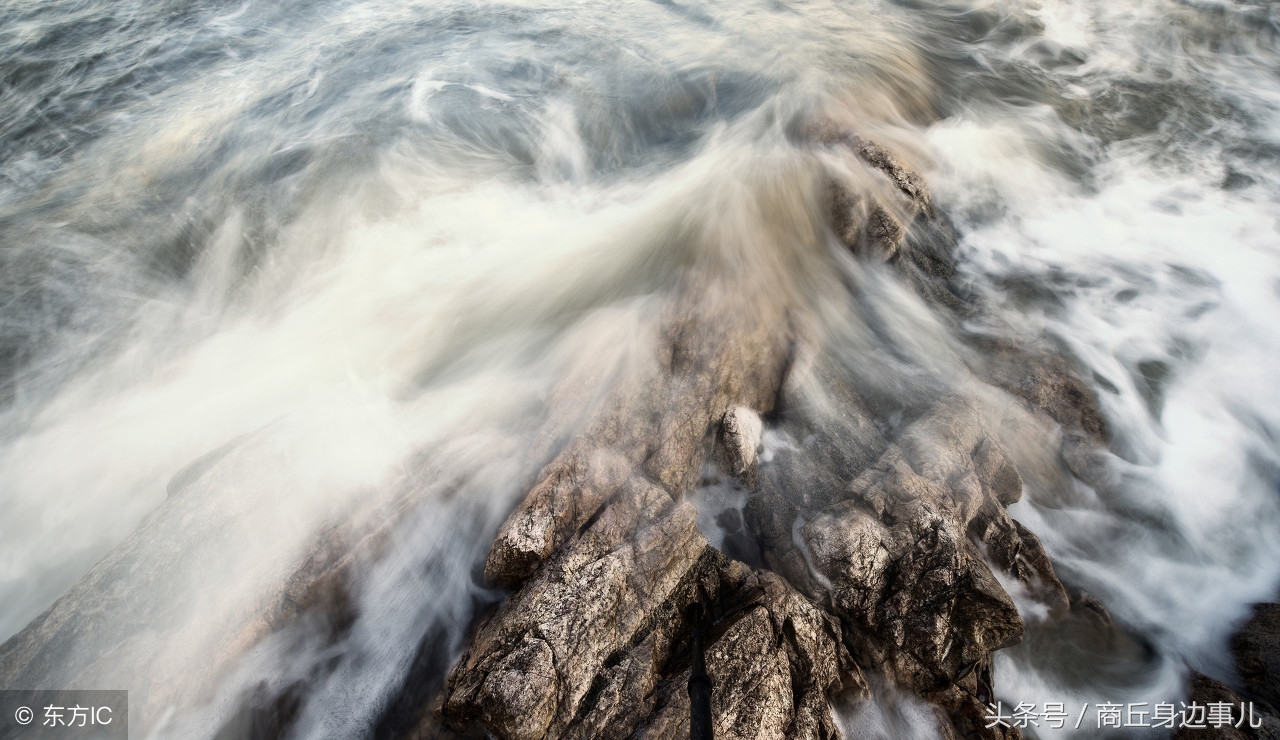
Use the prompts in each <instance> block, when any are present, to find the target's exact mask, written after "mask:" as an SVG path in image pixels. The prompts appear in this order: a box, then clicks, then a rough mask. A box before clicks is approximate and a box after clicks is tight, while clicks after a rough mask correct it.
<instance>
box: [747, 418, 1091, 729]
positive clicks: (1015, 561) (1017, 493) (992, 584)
mask: <svg viewBox="0 0 1280 740" xmlns="http://www.w3.org/2000/svg"><path fill="white" fill-rule="evenodd" d="M1021 490H1022V487H1021V479H1020V477H1019V476H1018V473H1017V469H1016V467H1015V466H1014V465H1013V462H1012V460H1011V459H1010V457H1009V455H1008V452H1007V451H1006V450H1005V449H1004V447H1003V445H1001V444H1000V442H999V441H998V440H996V439H995V438H994V437H993V436H992V435H991V434H990V433H989V432H988V431H987V430H986V428H985V426H984V425H983V424H982V422H981V419H980V417H979V415H978V413H977V412H976V410H975V409H974V408H972V407H969V406H967V405H964V404H961V405H955V404H943V405H940V406H939V407H938V408H937V409H935V411H934V412H933V413H932V414H930V415H929V416H926V417H924V418H922V419H920V420H918V421H917V422H915V423H914V424H912V425H910V426H909V427H907V428H906V429H905V430H904V431H903V432H902V433H901V434H900V435H899V436H898V437H897V438H896V439H895V440H894V441H893V443H892V444H891V445H890V446H889V447H888V448H887V449H886V450H885V451H884V453H883V454H882V455H881V456H880V458H879V460H877V461H876V462H875V463H874V464H873V465H871V466H870V467H868V468H867V469H866V470H864V471H863V472H862V473H861V474H860V475H859V476H858V477H857V478H856V479H855V480H854V481H853V482H852V484H851V485H849V486H848V489H847V490H846V492H845V496H846V498H845V500H843V501H840V502H837V503H834V504H831V505H829V506H827V507H826V508H823V509H821V510H819V511H811V510H808V509H807V508H806V507H805V505H804V503H803V501H801V500H797V499H796V498H791V497H788V496H786V495H785V493H780V492H776V491H774V492H766V493H764V494H762V495H761V496H758V497H757V498H756V499H755V500H753V501H752V502H751V503H750V504H749V506H748V515H749V519H750V520H751V521H752V523H753V524H754V526H755V528H756V531H758V532H759V533H760V535H761V537H762V539H764V540H765V541H764V542H763V543H762V551H763V553H764V557H765V561H766V563H768V564H769V565H770V567H772V568H774V569H775V570H777V571H778V572H780V573H782V574H784V575H785V576H786V577H787V578H788V579H789V580H791V582H792V583H794V584H795V585H796V586H797V587H799V588H801V590H803V591H804V592H805V593H806V594H808V595H809V596H810V598H813V599H815V600H817V601H818V602H819V603H822V604H824V605H826V606H827V608H828V609H830V610H831V611H832V613H833V614H836V615H838V616H839V617H840V618H841V620H842V621H843V623H844V625H845V627H846V629H845V636H846V642H847V644H849V646H850V648H851V650H852V651H853V653H854V655H855V656H857V657H858V659H859V662H860V663H861V664H863V665H875V666H878V668H879V670H880V671H881V672H882V673H884V674H885V675H886V676H887V677H888V678H889V679H890V680H891V681H892V682H893V684H894V685H895V686H897V687H898V688H900V689H904V690H908V691H912V692H915V693H917V694H919V695H922V696H925V697H926V698H929V699H930V700H932V701H934V702H935V703H939V704H940V705H941V706H944V707H945V708H946V709H947V710H948V711H950V712H951V714H952V716H953V718H954V719H955V721H957V726H961V725H963V726H964V727H966V728H968V729H966V730H965V732H967V733H971V732H977V731H978V730H982V729H984V728H983V727H982V725H981V724H977V725H976V727H975V726H974V724H975V720H974V717H975V713H976V712H979V711H981V709H982V707H981V704H980V703H978V704H976V705H974V704H973V700H972V696H973V695H975V694H977V693H978V688H979V687H978V686H977V685H975V686H974V687H971V688H968V689H960V688H958V684H960V683H961V682H963V681H966V680H968V681H979V680H985V681H986V683H987V684H988V685H989V683H990V679H989V659H990V655H991V653H992V652H994V651H995V650H998V649H1000V648H1001V647H1004V646H1006V645H1009V644H1012V643H1014V642H1017V641H1018V640H1019V639H1020V638H1021V635H1022V622H1021V619H1020V617H1019V615H1018V611H1017V608H1016V607H1015V606H1014V604H1013V602H1012V600H1011V599H1010V597H1009V596H1008V595H1007V594H1006V593H1005V591H1004V589H1003V588H1002V587H1001V585H1000V583H999V581H998V580H997V579H996V578H995V576H994V575H993V573H992V566H994V567H996V568H998V569H1000V570H1001V571H1003V572H1005V573H1006V574H1007V575H1008V576H1009V577H1011V578H1013V579H1015V580H1016V581H1018V582H1019V583H1021V584H1022V585H1023V586H1025V587H1026V588H1027V590H1028V591H1029V592H1031V593H1033V594H1035V597H1036V598H1038V599H1039V600H1041V601H1043V602H1044V603H1046V604H1047V605H1048V606H1049V608H1050V610H1051V611H1053V612H1063V611H1065V610H1066V608H1067V603H1068V602H1067V596H1066V593H1065V590H1064V589H1063V587H1062V586H1061V584H1060V583H1059V582H1058V580H1057V577H1056V575H1055V574H1054V571H1053V568H1052V565H1051V564H1050V563H1049V560H1048V558H1047V556H1046V555H1045V553H1044V550H1043V548H1042V547H1041V545H1040V543H1039V541H1038V540H1037V539H1036V538H1035V536H1034V535H1032V534H1031V533H1030V532H1029V531H1027V530H1026V529H1025V528H1023V527H1021V525H1019V524H1017V523H1016V522H1014V521H1013V520H1012V519H1010V518H1009V516H1008V515H1007V513H1006V512H1005V507H1006V506H1008V505H1009V504H1011V503H1013V502H1015V501H1017V500H1018V499H1019V498H1020V497H1021ZM800 517H804V518H806V519H807V520H808V521H807V523H804V524H803V526H801V527H800V529H799V535H798V536H799V540H800V541H801V542H802V543H803V548H802V549H797V548H796V547H795V546H793V538H792V536H791V533H792V531H793V528H794V526H795V524H793V522H796V520H797V519H798V518H800ZM984 665H985V666H986V668H985V669H983V666H984ZM984 670H985V671H986V672H987V674H988V675H986V677H985V678H984V677H983V675H982V674H983V671H984ZM948 687H949V688H948ZM989 693H990V692H989V689H988V691H987V694H988V695H989ZM976 716H977V718H978V719H980V718H981V715H980V714H978V715H976ZM966 717H967V718H968V719H966ZM977 734H979V735H983V734H985V735H988V736H990V735H991V733H989V732H987V733H983V732H977Z"/></svg>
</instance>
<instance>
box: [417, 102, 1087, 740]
mask: <svg viewBox="0 0 1280 740" xmlns="http://www.w3.org/2000/svg"><path fill="white" fill-rule="evenodd" d="M808 140H809V141H811V142H815V143H816V144H817V145H819V146H822V147H829V148H839V149H841V150H843V151H847V152H850V153H851V154H852V155H854V156H856V157H857V158H858V159H859V161H861V162H862V163H863V164H864V165H865V166H866V167H868V168H869V169H870V170H871V171H873V172H874V173H876V176H877V177H881V178H883V180H884V183H885V185H886V187H884V188H879V189H872V190H866V191H858V192H855V191H853V190H850V189H848V188H847V187H846V186H845V185H844V184H841V183H838V182H834V181H833V183H832V184H831V185H829V186H828V188H827V190H826V194H827V198H828V199H827V203H826V205H827V207H828V208H830V214H831V217H830V219H829V223H830V225H831V226H832V228H833V230H834V231H835V233H836V235H837V236H838V237H839V238H840V239H841V240H842V241H844V242H845V244H846V245H847V246H848V247H849V248H850V249H852V250H853V252H854V253H855V255H857V256H859V257H861V258H864V259H873V260H876V261H880V262H886V263H889V264H890V265H891V266H893V267H895V269H898V270H899V271H900V272H901V274H902V276H903V277H904V278H905V279H907V280H908V281H909V282H911V283H912V284H913V285H915V286H916V287H917V288H918V289H919V290H920V292H921V293H922V294H923V295H925V297H926V298H929V299H930V300H934V301H935V302H939V303H941V304H943V305H947V306H951V307H956V306H960V307H961V309H962V310H963V311H972V310H975V309H974V307H973V306H971V305H968V304H966V303H964V301H962V300H961V299H959V298H958V297H957V295H958V293H957V291H956V290H955V289H954V286H952V285H951V284H950V280H951V278H952V277H953V275H954V269H953V266H952V264H951V262H950V255H949V245H950V244H951V241H949V240H950V232H949V227H948V226H947V225H946V223H945V220H943V219H942V218H941V217H940V215H939V214H938V213H937V211H936V209H935V207H934V205H933V202H932V198H931V196H930V194H929V191H928V188H927V187H926V186H925V184H924V182H923V180H922V179H921V178H920V177H919V176H918V175H917V174H915V173H914V172H913V171H912V170H911V169H910V168H908V167H907V166H906V165H905V164H903V163H902V161H901V160H899V159H898V158H897V157H895V156H894V155H892V154H890V153H889V152H888V151H886V150H884V149H883V148H881V147H878V146H876V145H875V144H872V143H870V142H867V141H865V140H862V139H860V138H858V137H856V136H853V135H851V134H848V133H839V132H837V131H834V130H833V129H829V128H824V127H821V126H820V127H817V128H815V129H811V130H810V132H809V134H808ZM700 302H701V299H700V298H694V297H693V296H692V295H690V296H689V298H688V299H686V300H684V301H683V302H682V304H681V305H682V309H681V311H678V312H677V313H675V314H673V316H674V317H676V318H673V320H672V323H671V324H670V325H669V326H668V327H667V328H665V329H664V330H662V331H661V332H660V333H659V336H660V337H661V338H662V341H671V342H672V343H673V344H672V346H671V348H670V349H666V348H660V349H659V350H658V354H659V355H661V356H663V357H666V356H668V353H669V355H670V357H671V358H672V360H671V361H670V362H668V361H665V360H664V361H663V362H661V363H659V367H660V369H659V370H658V371H656V372H654V373H652V374H650V375H649V376H646V377H645V378H643V379H642V380H640V381H638V382H637V383H635V384H633V385H629V386H627V387H625V388H624V389H623V393H624V396H623V397H620V398H616V399H614V400H610V401H608V402H606V403H604V404H601V406H600V407H599V408H600V410H599V411H598V412H597V414H596V416H595V417H594V418H593V420H591V421H590V422H589V423H588V425H587V430H588V431H587V432H586V433H583V434H581V435H580V436H579V437H577V438H575V440H574V441H573V442H572V443H570V444H569V446H568V447H567V449H566V451H565V452H564V453H562V454H561V455H560V456H559V457H557V458H556V459H555V460H554V461H553V462H552V463H551V464H550V465H548V466H547V467H546V468H545V469H544V470H543V471H542V473H541V474H540V476H539V479H538V481H537V482H536V483H535V484H534V485H533V486H532V487H531V489H530V492H529V495H528V496H527V497H526V498H525V500H524V502H523V503H522V504H521V505H520V506H519V507H518V508H517V510H516V511H515V512H514V513H513V514H512V516H511V518H510V519H508V521H507V523H506V524H505V525H504V526H503V527H502V529H501V530H500V531H499V533H498V536H497V538H496V540H495V542H494V545H493V549H492V550H491V552H490V555H489V559H488V562H487V564H486V569H485V574H486V576H487V577H488V578H490V579H492V580H494V581H495V582H498V583H501V584H503V585H505V586H507V587H509V588H513V589H515V591H514V593H513V594H512V595H511V596H510V598H509V599H508V601H507V602H506V603H505V604H504V605H503V606H502V607H501V608H500V609H499V610H498V612H496V613H495V614H494V615H493V616H492V617H490V618H489V619H488V620H487V621H486V622H485V623H484V624H483V626H482V627H481V628H480V629H479V631H478V633H477V635H476V637H475V639H474V640H473V641H472V643H471V646H470V647H469V648H468V650H467V652H466V654H465V655H464V656H463V657H462V659H461V660H460V661H459V662H458V663H457V664H456V666H455V668H454V670H453V672H452V673H451V675H450V678H449V681H448V685H447V688H446V693H445V698H444V701H443V709H442V715H443V717H444V719H445V720H446V721H447V722H448V723H450V724H452V725H454V726H459V727H465V726H468V725H469V723H479V724H481V725H483V726H484V727H485V728H486V729H487V730H488V731H490V732H491V733H493V734H494V735H495V736H496V737H499V738H534V737H573V738H587V737H604V738H629V737H635V738H668V737H672V738H674V737H687V736H688V732H689V725H688V722H689V711H690V705H689V698H688V695H687V694H686V692H685V685H686V683H687V682H688V679H689V675H690V673H689V670H690V669H689V655H688V651H689V649H690V648H689V642H690V630H691V627H690V625H689V624H688V622H687V620H686V618H685V614H686V609H687V608H688V607H689V606H690V605H691V604H693V603H700V604H707V605H710V608H711V611H712V612H713V614H715V613H719V614H721V615H723V616H722V617H721V621H720V623H719V626H718V627H717V629H715V630H714V631H713V634H712V636H711V639H710V640H709V645H708V648H707V670H708V673H709V674H710V675H711V676H712V679H713V681H714V690H713V695H712V705H713V710H714V711H713V716H714V718H715V729H716V733H717V736H718V737H753V738H783V737H788V738H790V737H822V738H826V737H836V736H838V735H839V733H838V730H837V729H836V727H835V725H834V724H833V721H832V719H831V714H832V712H831V708H830V701H831V700H832V699H833V698H834V697H835V696H837V695H840V696H842V697H843V698H844V700H846V701H848V700H850V699H853V698H856V697H859V696H865V695H866V691H867V689H866V685H867V684H866V676H868V675H874V676H875V677H876V679H877V680H879V681H884V682H887V683H888V684H889V685H891V686H892V687H894V689H895V690H899V691H906V692H910V693H912V694H915V695H917V696H919V697H922V698H924V699H925V700H926V701H929V702H931V703H932V704H933V705H934V706H936V707H938V708H939V714H938V717H939V718H940V720H939V721H940V722H941V723H942V724H941V725H940V726H939V731H940V732H941V733H942V734H943V736H964V737H1004V736H1016V735H1017V731H1016V730H1012V729H1009V728H994V729H993V728H987V727H986V726H985V725H986V724H988V723H987V722H985V721H984V717H985V714H986V707H985V703H986V702H988V701H991V700H992V699H993V694H992V665H993V663H992V655H993V653H994V652H995V651H996V650H999V649H1001V648H1002V647H1005V646H1008V645H1011V644H1013V643H1016V642H1018V641H1019V640H1020V639H1021V637H1022V634H1023V624H1022V620H1021V617H1020V616H1019V612H1018V608H1017V606H1016V605H1015V603H1014V600H1013V598H1012V597H1011V596H1010V595H1009V593H1008V592H1007V591H1006V586H1005V585H1004V584H1009V586H1010V587H1012V588H1016V590H1017V591H1018V594H1019V597H1020V598H1024V599H1030V600H1033V601H1035V602H1038V604H1039V605H1040V607H1041V608H1042V609H1043V611H1044V612H1045V613H1047V614H1049V615H1050V617H1051V618H1052V617H1053V615H1059V616H1060V615H1062V614H1064V613H1066V612H1067V611H1068V609H1069V608H1070V607H1069V602H1068V598H1067V594H1066V591H1065V589H1064V588H1063V586H1062V584H1061V583H1060V582H1059V581H1058V578H1057V576H1056V574H1055V572H1054V569H1053V566H1052V564H1051V563H1050V562H1049V559H1048V557H1047V555H1046V553H1045V551H1044V548H1043V547H1042V546H1041V545H1040V543H1039V540H1038V539H1037V538H1036V537H1035V535H1033V534H1032V533H1031V532H1030V531H1029V530H1027V529H1026V528H1025V527H1023V526H1022V525H1020V524H1019V523H1017V522H1016V521H1014V520H1013V519H1012V518H1010V517H1009V515H1008V513H1007V511H1006V509H1007V507H1008V506H1009V505H1010V504H1012V503H1014V502H1016V501H1018V500H1019V499H1020V497H1021V495H1022V479H1021V477H1020V475H1019V472H1018V469H1017V467H1016V465H1015V464H1014V462H1013V460H1012V457H1011V455H1010V453H1009V451H1008V450H1007V449H1006V448H1005V446H1004V445H1003V444H1002V442H1001V441H1000V439H999V436H998V434H997V433H996V432H995V430H994V429H993V428H992V427H991V426H990V425H989V423H988V422H987V420H986V419H985V418H984V417H983V415H982V412H981V411H980V410H979V409H978V408H977V407H976V406H974V405H973V404H972V403H971V402H967V401H963V400H961V399H958V398H952V399H945V400H943V399H936V398H934V399H918V404H917V405H916V406H914V407H912V409H911V412H910V413H911V417H910V418H909V419H906V420H904V421H903V422H902V423H901V424H900V425H899V426H898V427H897V428H895V429H886V428H883V427H881V426H877V425H875V424H873V423H871V420H872V419H873V418H874V417H875V413H874V412H873V411H872V410H871V405H873V404H869V403H867V402H866V401H865V400H864V399H862V398H860V397H859V393H858V391H857V389H849V390H848V391H847V392H846V396H845V397H843V398H842V407H841V408H842V414H843V417H842V418H839V419H837V421H838V424H837V426H838V427H839V429H838V430H836V431H833V432H831V433H828V432H827V431H824V430H823V429H821V428H818V427H813V426H811V421H812V420H811V421H805V419H806V418H808V416H807V413H808V412H806V413H799V414H796V413H794V412H789V410H788V409H789V408H790V407H791V406H794V405H795V404H796V403H797V402H796V400H795V399H794V398H792V399H790V400H788V399H789V398H790V397H791V396H794V395H795V393H794V390H791V391H789V390H788V388H792V389H794V388H795V387H797V386H799V385H803V384H805V383H806V382H809V381H808V380H807V379H806V378H809V377H813V376H814V374H815V373H819V374H821V373H829V372H831V371H832V370H831V368H830V367H829V366H827V365H824V364H823V362H821V361H819V362H816V363H814V362H812V361H809V362H794V361H795V358H796V357H797V353H803V349H801V350H796V349H795V345H796V343H797V342H800V341H803V340H801V339H800V338H799V337H797V336H796V335H795V333H794V331H793V324H792V323H791V321H790V320H788V321H782V320H779V317H780V315H781V314H779V313H774V314H773V315H772V321H765V322H761V321H760V317H759V315H757V316H756V317H755V319H754V320H753V322H752V323H749V324H742V323H738V322H737V321H736V319H732V318H730V319H726V316H725V314H724V313H723V312H721V313H719V314H718V315H716V316H714V317H713V316H712V315H711V314H710V313H709V312H706V311H703V310H700V309H699V308H698V307H699V305H700ZM682 312H683V313H682ZM784 313H785V312H784ZM713 326H714V327H717V329H716V330H715V331H710V330H709V328H710V327H713ZM724 327H727V329H726V328H724ZM779 331H782V332H787V334H786V336H785V338H784V337H781V336H779V335H778V332H779ZM693 337H697V341H696V342H690V341H688V340H689V339H690V338H693ZM744 347H745V348H746V349H747V351H743V348H744ZM1047 357H1050V359H1046V361H1045V363H1044V364H1043V366H1044V367H1049V368H1054V367H1056V366H1054V365H1052V358H1051V356H1047ZM750 368H755V369H754V370H749V369H750ZM837 374H838V371H837ZM991 375H992V376H995V377H996V379H997V382H1000V383H1002V384H1009V383H1012V384H1014V385H1017V382H1021V381H1017V382H1015V381H1012V380H1010V379H1009V378H1005V377H1004V376H1000V375H998V374H997V373H992V374H991ZM1032 376H1033V377H1035V378H1037V379H1038V380H1037V382H1038V383H1039V384H1038V385H1035V384H1031V385H1028V384H1026V383H1023V385H1025V386H1027V387H1026V388H1025V390H1026V392H1025V393H1023V394H1022V395H1021V396H1019V397H1020V398H1023V400H1024V401H1025V402H1026V403H1027V404H1028V405H1029V407H1030V409H1031V410H1033V411H1037V412H1043V413H1046V414H1048V415H1049V416H1050V417H1051V418H1052V419H1054V420H1056V421H1058V422H1059V423H1061V424H1063V425H1064V426H1071V427H1072V428H1076V427H1080V428H1083V429H1085V430H1086V432H1089V433H1094V434H1095V438H1099V439H1100V438H1101V435H1099V434H1096V432H1097V429H1096V425H1095V424H1093V419H1094V418H1095V416H1096V412H1095V411H1093V410H1092V399H1091V397H1090V396H1088V394H1087V391H1082V390H1081V386H1079V384H1078V381H1073V380H1072V378H1073V377H1074V376H1072V375H1071V374H1070V373H1069V372H1068V371H1066V370H1063V371H1062V372H1060V373H1056V374H1055V373H1040V374H1037V373H1036V371H1035V370H1033V371H1032ZM837 382H838V381H837ZM1017 387H1019V388H1022V386H1017ZM1073 391H1075V392H1074V393H1073ZM778 399H782V400H781V401H779V400H778ZM779 404H781V406H780V407H781V413H782V416H781V419H780V422H781V424H782V427H783V428H784V429H786V428H788V424H793V423H794V424H798V426H796V427H795V428H794V429H792V430H791V431H793V432H794V435H793V436H794V437H796V438H803V439H804V444H803V446H802V447H800V448H791V449H780V450H774V451H773V453H772V454H773V457H772V460H771V461H770V462H768V463H767V464H765V463H762V461H761V459H760V458H759V456H758V450H759V448H760V444H761V438H762V432H763V422H762V421H761V414H764V413H768V412H770V411H773V410H775V408H777V407H779ZM802 405H803V403H802V402H801V406H802ZM1072 413H1074V414H1075V416H1072ZM850 416H852V419H853V420H850V419H849V418H845V417H850ZM859 418H860V419H861V420H862V421H861V422H860V421H858V419H859ZM648 419H658V420H660V421H659V423H657V424H654V423H652V422H646V421H643V420H648ZM789 419H790V421H789ZM637 420H641V423H639V424H637V423H636V421H637ZM806 425H809V426H806ZM819 427H821V423H819ZM708 459H713V460H715V461H716V462H717V463H718V464H719V466H720V467H721V469H723V470H724V471H725V473H727V474H728V475H731V476H734V477H736V478H738V479H739V481H741V484H742V485H743V486H745V487H746V488H747V489H749V490H751V491H752V492H753V493H752V495H751V497H750V499H749V501H748V503H747V504H746V507H745V510H744V519H743V524H744V525H745V532H746V536H747V537H748V539H749V540H750V541H751V542H752V543H753V545H754V549H755V554H754V555H751V556H747V555H744V556H743V557H744V558H746V559H747V560H751V561H752V562H753V563H754V566H762V567H754V566H753V565H748V564H747V563H745V562H740V561H735V560H732V559H730V558H728V557H726V556H725V555H723V554H721V553H719V552H717V551H715V550H713V549H711V548H708V547H707V545H706V541H705V540H704V539H703V537H702V535H701V534H699V532H698V530H697V526H696V517H695V514H694V512H693V511H692V509H691V507H690V505H689V504H688V503H685V502H683V501H682V499H683V495H684V494H685V493H686V492H688V491H689V490H690V489H691V488H692V486H693V485H694V482H695V478H696V476H697V473H698V470H699V468H700V467H701V465H702V464H703V461H704V460H708Z"/></svg>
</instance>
